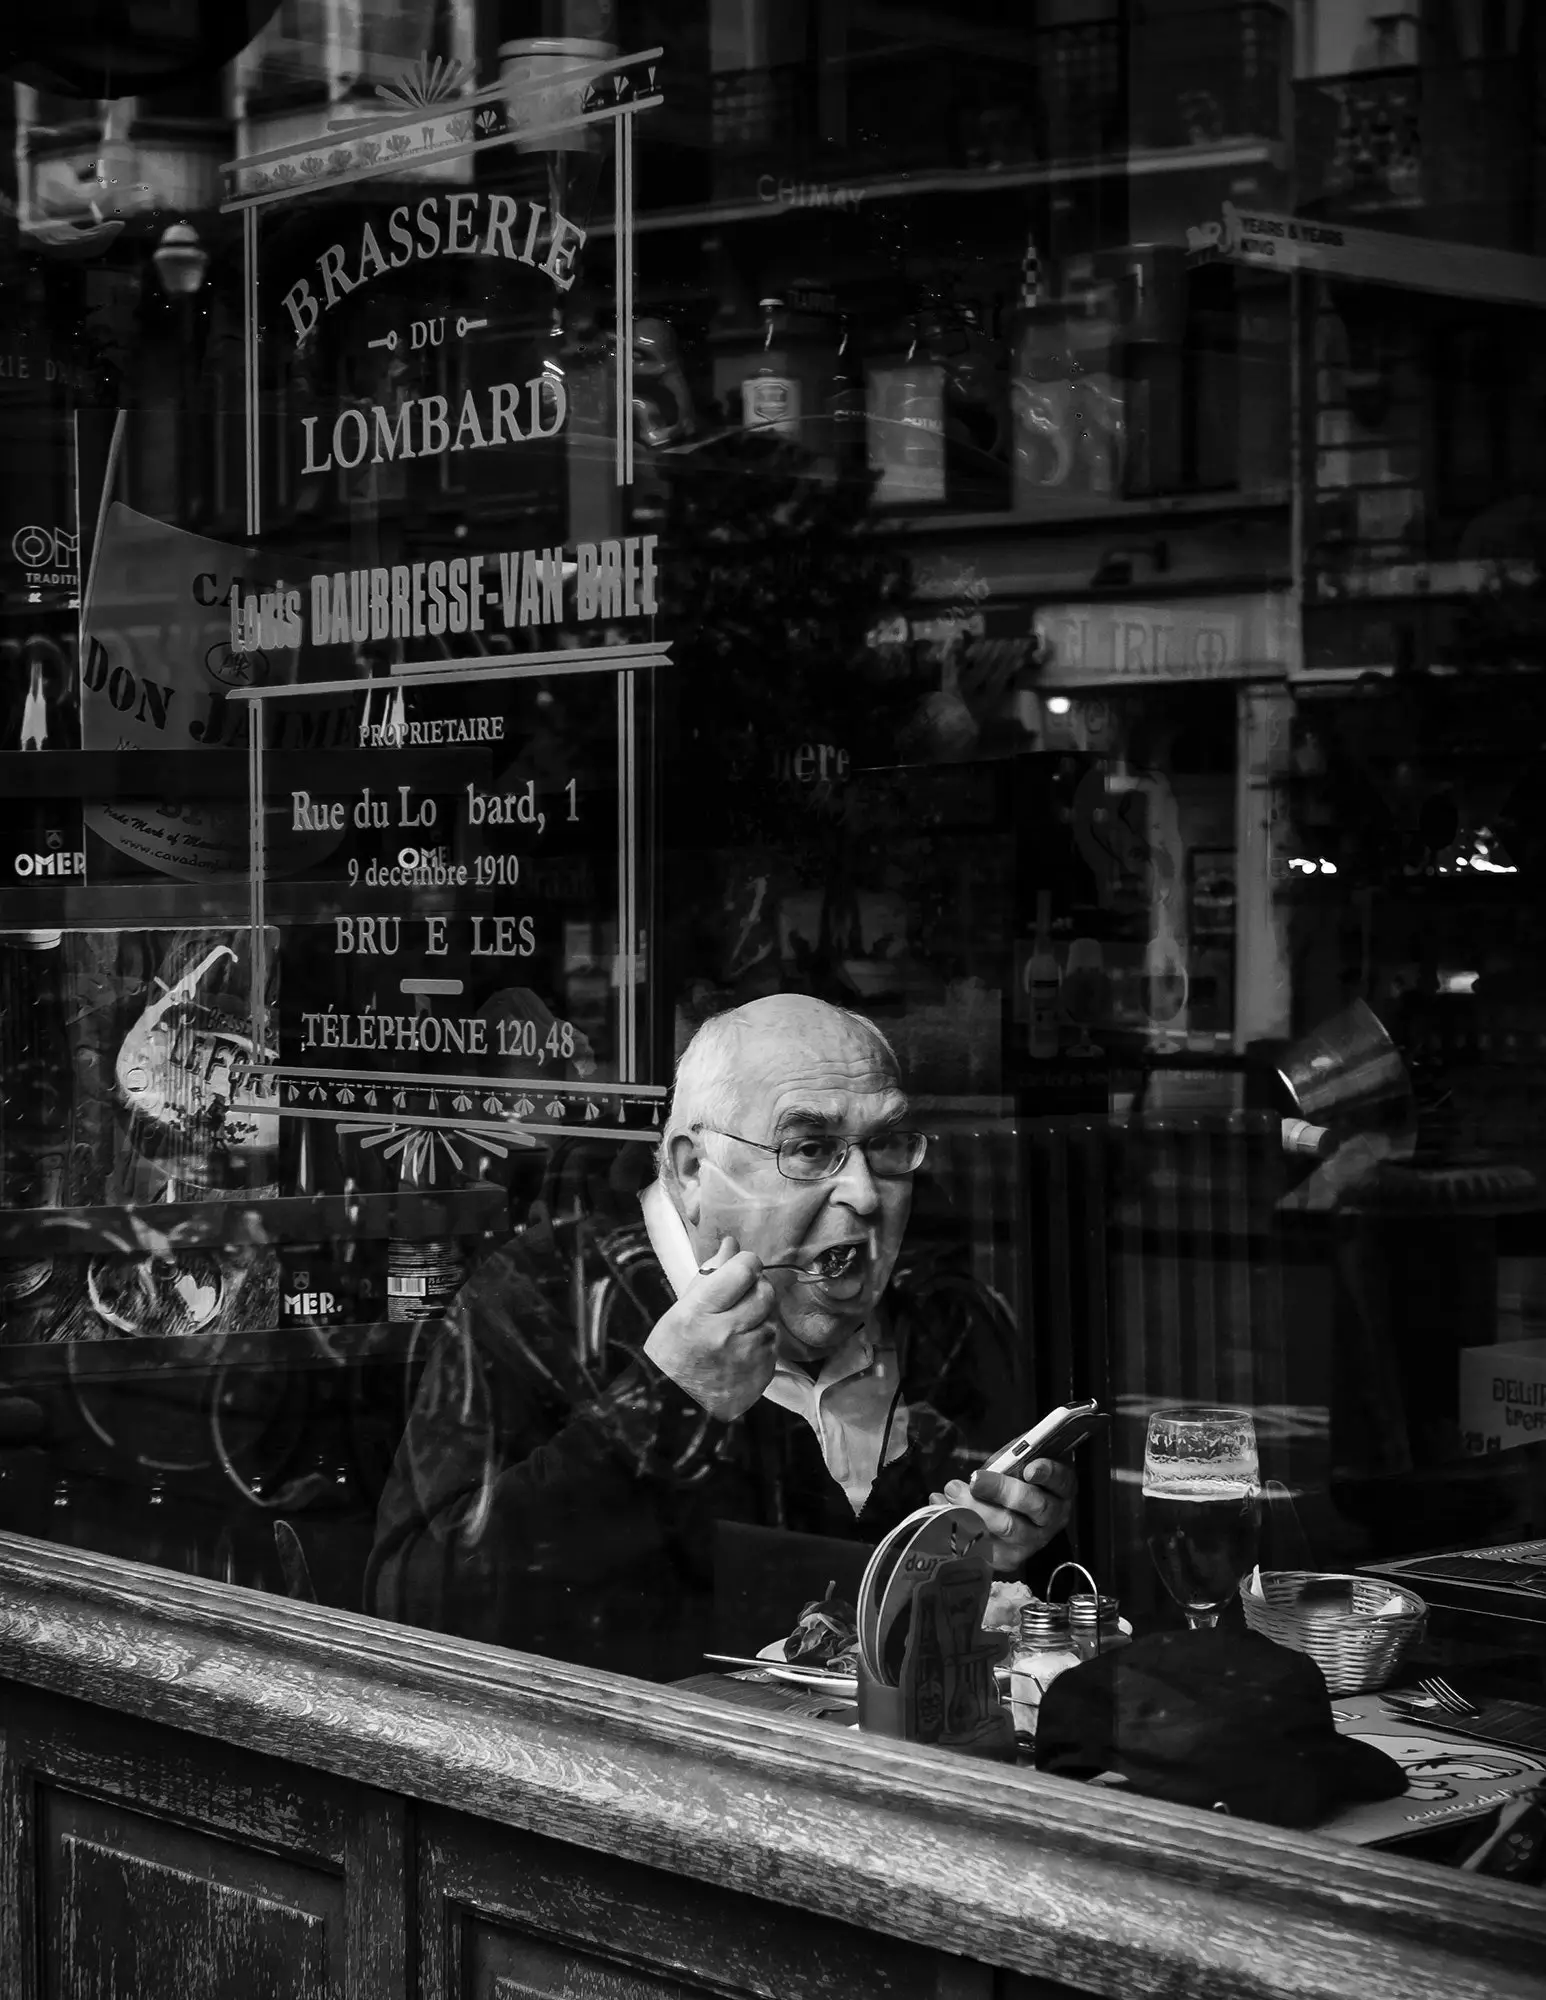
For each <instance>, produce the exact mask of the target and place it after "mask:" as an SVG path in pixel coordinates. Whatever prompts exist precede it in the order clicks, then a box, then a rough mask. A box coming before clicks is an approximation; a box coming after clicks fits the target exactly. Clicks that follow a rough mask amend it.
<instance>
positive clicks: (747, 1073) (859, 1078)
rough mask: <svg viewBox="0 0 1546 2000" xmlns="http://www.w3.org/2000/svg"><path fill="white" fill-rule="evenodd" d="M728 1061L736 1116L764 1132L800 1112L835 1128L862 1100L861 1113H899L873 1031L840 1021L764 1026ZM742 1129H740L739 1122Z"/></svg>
mask: <svg viewBox="0 0 1546 2000" xmlns="http://www.w3.org/2000/svg"><path fill="white" fill-rule="evenodd" d="M739 1055H740V1060H739V1061H738V1062H737V1063H736V1066H735V1086H736V1102H737V1115H738V1116H740V1117H741V1118H743V1119H755V1120H756V1121H757V1122H758V1123H759V1124H763V1125H766V1126H767V1127H769V1129H770V1130H771V1129H772V1128H773V1127H775V1126H776V1127H778V1129H780V1130H784V1129H787V1128H788V1127H789V1126H790V1125H791V1124H792V1123H797V1122H799V1119H800V1115H801V1114H804V1115H805V1116H806V1117H807V1118H808V1119H809V1120H810V1121H811V1122H814V1123H819V1124H822V1125H832V1126H837V1125H841V1124H843V1123H845V1122H846V1121H848V1120H849V1119H851V1118H852V1116H853V1114H854V1112H855V1111H856V1110H859V1109H860V1108H861V1106H862V1110H863V1114H864V1116H865V1117H866V1118H867V1119H877V1120H879V1119H886V1120H889V1119H891V1118H894V1117H900V1116H901V1115H902V1114H903V1113H904V1112H905V1111H906V1109H907V1098H906V1095H905V1093H904V1092H903V1090H902V1087H901V1084H900V1082H899V1081H898V1078H897V1074H896V1070H895V1068H894V1067H893V1066H892V1064H891V1063H890V1062H889V1061H888V1060H887V1058H886V1053H885V1050H884V1049H883V1048H881V1047H880V1046H879V1045H878V1044H877V1042H876V1041H875V1039H874V1037H873V1036H871V1035H868V1034H866V1033H865V1032H864V1031H863V1030H862V1029H861V1028H859V1027H857V1026H855V1025H853V1024H851V1023H848V1022H843V1021H834V1022H831V1023H823V1024H821V1026H820V1028H819V1029H818V1030H817V1031H816V1032H815V1033H814V1034H813V1033H811V1032H809V1030H808V1029H807V1030H806V1031H805V1032H803V1033H802V1032H799V1031H794V1030H784V1029H776V1028H766V1029H762V1030H760V1031H759V1032H758V1033H757V1034H755V1035H747V1036H746V1037H745V1040H744V1042H743V1045H742V1047H741V1049H740V1051H739ZM743 1129H745V1128H744V1127H743Z"/></svg>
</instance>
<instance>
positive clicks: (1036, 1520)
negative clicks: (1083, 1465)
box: [933, 1403, 1106, 1571]
mask: <svg viewBox="0 0 1546 2000" xmlns="http://www.w3.org/2000/svg"><path fill="white" fill-rule="evenodd" d="M1105 1423H1106V1418H1105V1417H1104V1416H1103V1415H1102V1414H1101V1412H1100V1411H1099V1410H1098V1409H1097V1408H1096V1407H1095V1405H1094V1404H1093V1403H1072V1404H1066V1405H1064V1407H1063V1408H1061V1409H1057V1410H1053V1411H1052V1412H1051V1414H1050V1415H1048V1416H1045V1417H1043V1418H1042V1420H1041V1422H1040V1423H1039V1424H1034V1425H1033V1426H1032V1427H1031V1429H1030V1430H1028V1431H1026V1432H1025V1433H1024V1434H1023V1435H1022V1436H1020V1437H1017V1438H1014V1439H1012V1440H1011V1441H1010V1443H1008V1444H1006V1445H1005V1446H1004V1447H1003V1449H1002V1450H1001V1451H996V1452H995V1453H994V1454H993V1456H992V1457H991V1458H990V1459H989V1460H988V1462H987V1464H986V1465H984V1466H981V1467H979V1468H978V1470H977V1471H976V1472H974V1473H973V1474H972V1478H971V1483H970V1485H968V1484H967V1482H966V1481H965V1480H963V1479H952V1480H951V1481H950V1483H949V1484H948V1485H947V1486H946V1488H945V1490H944V1492H943V1493H936V1494H935V1495H934V1496H933V1497H934V1499H935V1500H936V1501H937V1502H948V1503H949V1504H951V1505H952V1506H957V1507H970V1508H971V1509H972V1511H973V1512H974V1513H976V1514H978V1515H980V1516H981V1518H982V1523H983V1526H984V1527H985V1528H986V1529H987V1530H988V1533H989V1534H990V1535H991V1536H992V1537H993V1546H992V1552H991V1561H992V1563H993V1567H994V1568H995V1569H996V1570H1002V1571H1007V1570H1018V1569H1020V1568H1021V1567H1022V1566H1023V1565H1024V1564H1025V1563H1027V1562H1028V1561H1029V1560H1030V1558H1031V1557H1032V1556H1033V1555H1036V1554H1037V1553H1038V1552H1039V1551H1040V1550H1042V1549H1044V1548H1045V1547H1046V1546H1047V1544H1048V1542H1050V1541H1051V1540H1052V1539H1053V1537H1054V1536H1056V1535H1060V1534H1062V1532H1063V1530H1064V1529H1065V1528H1066V1527H1067V1526H1068V1523H1069V1518H1070V1516H1071V1515H1072V1513H1073V1504H1074V1494H1075V1493H1076V1492H1077V1490H1078V1484H1079V1482H1078V1480H1077V1479H1076V1477H1075V1475H1074V1469H1073V1467H1072V1466H1071V1465H1069V1464H1068V1463H1067V1462H1066V1456H1065V1455H1066V1454H1068V1453H1071V1452H1073V1451H1074V1450H1075V1449H1076V1448H1077V1447H1078V1446H1079V1445H1081V1444H1083V1443H1084V1441H1085V1439H1086V1438H1087V1437H1091V1436H1093V1435H1094V1433H1095V1432H1096V1431H1098V1430H1101V1429H1103V1428H1104V1426H1105Z"/></svg>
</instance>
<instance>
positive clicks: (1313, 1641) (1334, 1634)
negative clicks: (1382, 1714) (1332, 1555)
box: [1240, 1569, 1428, 1694]
mask: <svg viewBox="0 0 1546 2000" xmlns="http://www.w3.org/2000/svg"><path fill="white" fill-rule="evenodd" d="M1311 1582H1314V1583H1317V1584H1324V1583H1333V1582H1334V1583H1346V1584H1349V1585H1351V1587H1352V1593H1353V1609H1352V1611H1351V1612H1347V1611H1343V1610H1340V1609H1338V1608H1337V1607H1336V1606H1335V1605H1330V1604H1327V1603H1325V1602H1324V1601H1322V1602H1318V1603H1315V1604H1304V1603H1302V1602H1301V1601H1300V1600H1301V1597H1302V1595H1303V1592H1304V1588H1305V1585H1306V1584H1307V1583H1311ZM1261 1587H1262V1593H1263V1594H1262V1596H1260V1597H1258V1596H1257V1595H1256V1592H1255V1588H1254V1580H1253V1579H1252V1578H1250V1577H1247V1578H1246V1580H1245V1582H1244V1583H1242V1584H1241V1586H1240V1608H1241V1609H1242V1610H1243V1611H1244V1613H1245V1622H1246V1624H1247V1625H1248V1626H1249V1627H1250V1628H1251V1630H1252V1631H1253V1632H1260V1633H1261V1635H1262V1637H1263V1638H1266V1639H1273V1640H1275V1641H1276V1642H1277V1644H1278V1645H1280V1646H1290V1647H1292V1648H1293V1650H1294V1651H1295V1652H1296V1653H1308V1654H1309V1656H1310V1658H1311V1659H1312V1660H1313V1661H1314V1662H1315V1664H1316V1665H1317V1666H1318V1667H1319V1668H1320V1670H1321V1672H1322V1673H1323V1674H1324V1675H1325V1676H1326V1686H1327V1688H1328V1690H1329V1691H1330V1692H1331V1693H1332V1694H1365V1693H1367V1692H1368V1691H1369V1690H1370V1689H1371V1688H1378V1687H1383V1686H1384V1685H1385V1683H1386V1682H1387V1681H1388V1680H1389V1679H1390V1677H1391V1675H1392V1674H1393V1673H1394V1672H1395V1671H1396V1668H1397V1667H1398V1666H1399V1665H1400V1663H1401V1658H1402V1655H1403V1654H1404V1653H1405V1652H1406V1649H1407V1648H1408V1646H1410V1645H1411V1643H1412V1641H1413V1640H1414V1639H1415V1638H1416V1637H1417V1635H1418V1634H1419V1633H1420V1632H1421V1631H1422V1629H1423V1624H1424V1621H1425V1620H1426V1618H1427V1616H1428V1607H1427V1605H1426V1604H1425V1603H1424V1602H1423V1600H1422V1599H1421V1598H1420V1597H1418V1596H1417V1595H1416V1593H1415V1592H1413V1591H1410V1590H1403V1589H1401V1588H1400V1587H1399V1585H1397V1584H1393V1583H1383V1582H1381V1581H1380V1580H1379V1579H1378V1578H1377V1577H1368V1576H1336V1577H1330V1576H1323V1575H1321V1574H1320V1573H1319V1572H1316V1571H1311V1570H1303V1569H1280V1570H1269V1571H1266V1572H1265V1573H1264V1574H1263V1576H1262V1579H1261ZM1392 1598H1396V1599H1398V1600H1399V1602H1400V1606H1401V1608H1400V1610H1399V1611H1391V1612H1388V1613H1385V1614H1384V1615H1377V1614H1379V1612H1380V1607H1381V1605H1385V1604H1389V1602H1390V1601H1391V1599H1392Z"/></svg>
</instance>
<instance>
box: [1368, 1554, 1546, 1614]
mask: <svg viewBox="0 0 1546 2000" xmlns="http://www.w3.org/2000/svg"><path fill="white" fill-rule="evenodd" d="M1360 1568H1361V1570H1362V1572H1363V1573H1364V1574H1365V1575H1366V1576H1378V1577H1382V1578H1389V1579H1391V1580H1392V1581H1394V1582H1396V1583H1399V1584H1403V1585H1405V1586H1406V1587H1407V1588H1409V1589H1410V1588H1413V1587H1415V1588H1418V1589H1420V1590H1421V1591H1422V1594H1423V1595H1424V1597H1426V1598H1427V1599H1428V1601H1429V1602H1430V1603H1431V1604H1438V1605H1444V1604H1446V1603H1448V1604H1449V1605H1450V1606H1452V1607H1453V1608H1455V1609H1457V1610H1466V1611H1485V1612H1488V1613H1491V1614H1493V1615H1495V1616H1498V1617H1504V1618H1508V1617H1513V1618H1517V1619H1522V1620H1524V1621H1526V1622H1528V1623H1531V1624H1538V1623H1540V1622H1541V1621H1542V1620H1543V1619H1546V1541H1524V1542H1503V1543H1499V1544H1497V1545H1495V1546H1493V1547H1491V1548H1480V1549H1456V1550H1450V1551H1448V1552H1445V1553H1441V1554H1435V1555H1425V1556H1403V1557H1401V1558H1400V1559H1399V1560H1396V1561H1392V1562H1372V1563H1363V1564H1361V1565H1360Z"/></svg>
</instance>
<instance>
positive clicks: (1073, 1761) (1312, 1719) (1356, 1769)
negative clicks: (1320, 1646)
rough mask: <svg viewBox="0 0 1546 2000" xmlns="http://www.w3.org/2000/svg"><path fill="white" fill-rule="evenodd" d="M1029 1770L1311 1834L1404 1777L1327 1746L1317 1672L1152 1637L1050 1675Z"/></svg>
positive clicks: (1277, 1659)
mask: <svg viewBox="0 0 1546 2000" xmlns="http://www.w3.org/2000/svg"><path fill="white" fill-rule="evenodd" d="M1036 1768H1037V1769H1038V1770H1041V1771H1053V1772H1056V1773H1057V1774H1058V1775H1059V1776H1061V1777H1069V1778H1088V1777H1094V1776H1095V1775H1097V1774H1098V1773H1100V1772H1103V1771H1114V1772H1116V1773H1117V1774H1118V1775H1119V1776H1121V1777H1123V1778H1125V1779H1126V1780H1127V1782H1128V1783H1129V1784H1130V1785H1131V1786H1132V1788H1133V1790H1134V1791H1136V1792H1141V1793H1143V1794H1144V1796H1145V1797H1147V1798H1155V1799H1170V1800H1173V1801H1174V1802H1175V1803H1176V1804H1179V1805H1190V1806H1202V1807H1204V1808H1212V1809H1217V1808H1219V1807H1223V1808H1225V1809H1226V1810H1228V1811H1229V1812H1231V1813H1237V1814H1239V1815H1240V1816H1241V1817H1242V1818H1245V1819H1259V1820H1269V1821H1271V1822H1272V1823H1273V1824H1274V1825H1277V1826H1314V1825H1315V1824H1316V1823H1317V1822H1318V1821H1320V1820H1323V1819H1326V1818H1327V1817H1329V1815H1330V1814H1332V1813H1334V1812H1335V1811H1336V1810H1337V1808H1338V1807H1339V1806H1342V1805H1345V1804H1350V1803H1352V1802H1353V1801H1355V1800H1365V1799H1393V1798H1396V1797H1397V1796H1398V1795H1399V1794H1400V1793H1401V1792H1403V1791H1404V1790H1405V1789H1406V1776H1405V1773H1404V1772H1403V1771H1402V1769H1401V1767H1400V1765H1399V1764H1397V1763H1396V1761H1395V1759H1394V1758H1392V1757H1387V1756H1386V1755H1385V1753H1384V1752H1383V1751H1381V1750H1376V1749H1375V1748H1374V1747H1373V1746H1372V1745H1371V1744H1368V1743H1364V1742H1360V1741H1358V1740H1357V1739H1356V1738H1353V1737H1346V1736H1339V1735H1338V1734H1337V1730H1336V1725H1335V1724H1334V1723H1333V1721H1332V1718H1331V1699H1330V1696H1329V1695H1328V1694H1327V1692H1326V1682H1325V1679H1324V1677H1323V1676H1322V1674H1321V1670H1320V1668H1319V1667H1317V1666H1316V1664H1315V1662H1314V1661H1313V1660H1312V1659H1310V1658H1309V1657H1308V1656H1307V1655H1306V1654H1304V1653H1295V1652H1290V1651H1289V1649H1288V1648H1287V1647H1286V1646H1276V1645H1274V1644H1273V1642H1272V1641H1271V1640H1270V1639H1266V1638H1263V1637H1262V1635H1261V1634H1260V1633H1258V1632H1234V1631H1230V1630H1228V1629H1222V1630H1221V1629H1219V1628H1217V1627H1215V1628H1214V1629H1213V1630H1212V1631H1208V1632H1156V1633H1153V1634H1151V1635H1150V1636H1149V1637H1147V1638H1143V1639H1139V1640H1136V1641H1135V1642H1134V1643H1133V1644H1132V1645H1131V1646H1123V1647H1121V1648H1120V1649H1118V1650H1117V1651H1115V1652H1111V1653H1105V1654H1102V1655H1101V1656H1100V1657H1099V1658H1098V1659H1094V1660H1087V1661H1085V1662H1084V1663H1083V1664H1082V1665H1080V1666H1077V1667H1070V1668H1068V1669H1067V1671H1066V1672H1064V1673H1061V1674H1059V1675H1058V1677H1057V1679H1056V1680H1055V1681H1054V1682H1053V1683H1052V1685H1051V1687H1049V1688H1048V1689H1047V1692H1046V1694H1045V1695H1044V1696H1043V1697H1042V1703H1041V1713H1040V1716H1039V1717H1038V1720H1037V1725H1036Z"/></svg>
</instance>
